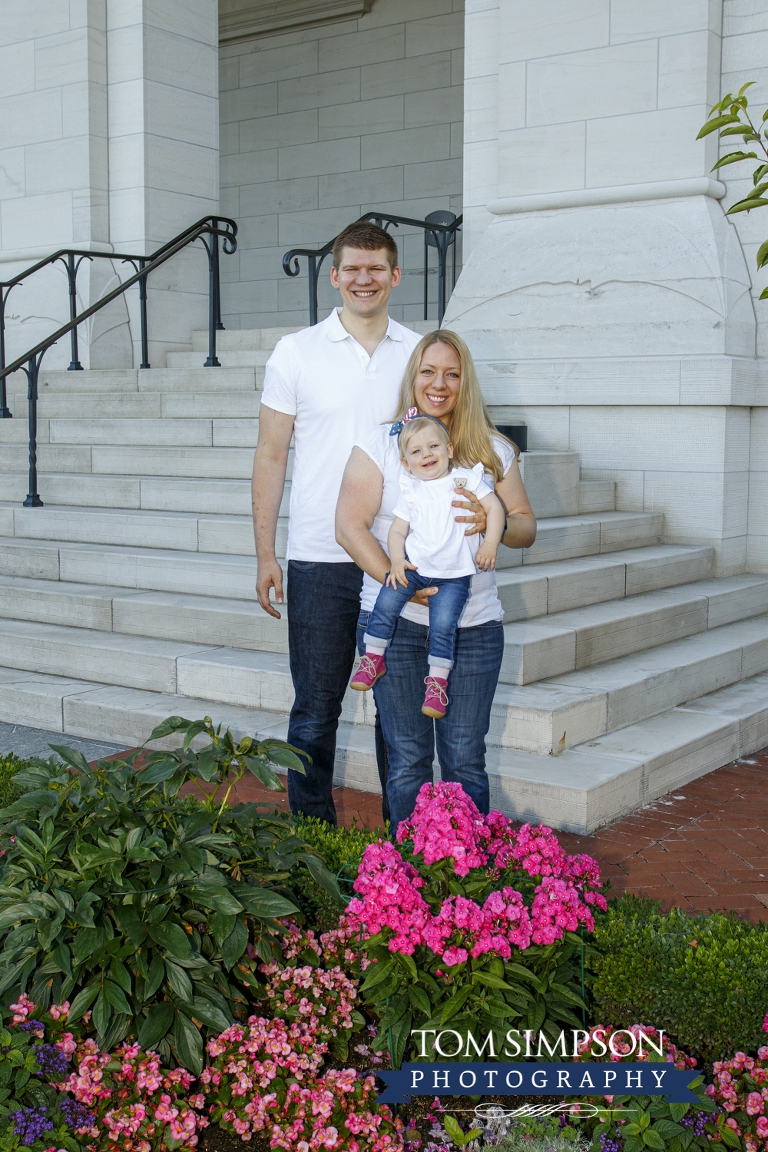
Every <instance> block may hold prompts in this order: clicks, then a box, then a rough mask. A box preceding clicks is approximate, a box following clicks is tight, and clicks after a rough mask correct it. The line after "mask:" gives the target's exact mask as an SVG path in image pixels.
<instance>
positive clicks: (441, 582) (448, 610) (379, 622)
mask: <svg viewBox="0 0 768 1152" xmlns="http://www.w3.org/2000/svg"><path fill="white" fill-rule="evenodd" d="M405 575H406V577H407V579H408V586H407V587H406V588H403V586H402V585H401V584H398V586H397V587H396V588H391V587H390V586H389V585H388V584H385V585H384V587H383V588H382V589H381V592H379V595H378V596H377V598H376V604H375V605H374V609H373V611H372V612H371V614H370V616H369V617H368V627H367V628H366V630H365V636H364V637H363V639H364V641H365V643H366V644H374V645H376V644H378V645H379V647H381V644H382V642H384V643H386V645H387V647H388V646H389V643H390V641H391V639H392V637H393V635H394V632H395V627H396V625H397V622H398V620H399V619H400V613H401V612H402V610H403V608H404V607H405V605H406V604H407V603H408V601H409V600H410V599H411V597H412V596H414V595H415V594H416V592H418V591H419V589H420V588H433V587H435V588H438V589H439V591H437V592H436V593H435V594H434V596H430V597H429V663H430V664H431V665H433V666H436V667H438V668H445V669H446V671H450V670H451V668H453V661H454V657H455V655H456V629H457V628H458V626H459V617H460V616H461V614H462V612H463V611H464V606H465V604H466V603H467V600H469V595H470V591H471V587H472V577H471V576H457V577H455V578H454V579H444V578H441V577H438V576H422V575H421V573H420V572H414V571H412V570H410V569H409V570H407V571H406V573H405Z"/></svg>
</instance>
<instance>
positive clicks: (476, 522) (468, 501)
mask: <svg viewBox="0 0 768 1152" xmlns="http://www.w3.org/2000/svg"><path fill="white" fill-rule="evenodd" d="M455 494H456V495H457V496H461V497H462V499H461V500H454V501H453V507H454V508H466V509H467V510H468V512H470V513H471V515H467V516H457V517H456V523H457V524H471V528H467V530H466V531H465V533H464V535H465V536H475V535H476V534H477V533H478V532H485V523H486V515H485V508H483V506H482V504H481V503H480V501H479V500H478V498H477V496H476V495H475V494H474V492H468V491H467V489H466V488H456V489H455Z"/></svg>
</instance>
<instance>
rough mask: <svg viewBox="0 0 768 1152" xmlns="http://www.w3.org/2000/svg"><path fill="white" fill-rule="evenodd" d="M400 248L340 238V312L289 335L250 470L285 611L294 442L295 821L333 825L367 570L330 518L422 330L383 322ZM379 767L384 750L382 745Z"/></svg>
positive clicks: (257, 515)
mask: <svg viewBox="0 0 768 1152" xmlns="http://www.w3.org/2000/svg"><path fill="white" fill-rule="evenodd" d="M397 259H398V254H397V245H396V244H395V241H394V240H393V238H392V237H391V236H390V235H389V233H388V232H385V231H384V229H383V228H379V227H378V226H377V225H375V224H369V223H367V222H366V221H358V222H356V223H354V224H350V225H349V226H348V227H347V228H345V229H344V231H343V232H342V233H341V234H340V235H339V236H338V237H337V239H336V243H335V244H334V248H333V267H332V269H331V283H332V284H333V287H334V288H337V289H338V290H339V292H340V294H341V300H342V307H341V308H340V309H339V310H336V309H334V311H333V312H332V313H331V315H330V316H329V317H328V318H327V320H323V321H322V322H321V323H320V324H317V325H315V326H314V327H312V328H305V329H303V330H302V331H301V332H296V333H294V334H293V335H291V336H284V337H283V339H282V340H281V341H280V342H279V343H278V345H277V347H276V348H275V351H274V352H273V354H272V356H271V357H270V359H269V362H268V363H267V369H266V377H265V381H264V392H263V396H262V401H261V410H260V412H259V440H258V445H257V448H256V456H255V459H254V464H253V521H254V534H255V537H256V555H257V558H258V575H257V583H256V591H257V594H258V599H259V603H260V604H261V606H262V608H263V609H264V610H265V611H266V612H268V613H269V615H270V616H275V617H277V618H278V619H279V617H280V613H279V612H278V611H276V609H275V608H273V607H272V605H271V604H270V600H269V596H270V589H273V588H274V592H275V600H276V602H277V603H278V604H282V603H283V573H282V569H281V567H280V564H279V563H278V560H277V559H276V557H275V531H276V528H277V518H278V512H279V508H280V500H281V498H282V495H283V485H284V483H285V472H286V465H287V461H288V448H289V445H290V441H291V436H292V435H293V437H294V461H293V478H292V482H291V502H290V514H289V526H288V547H287V549H286V556H287V558H288V583H287V592H288V596H289V599H290V614H289V618H288V644H289V653H290V665H291V677H292V679H293V686H294V690H295V702H294V705H293V708H292V709H291V718H290V723H289V726H288V742H289V743H290V744H293V745H295V746H296V747H297V748H301V749H302V751H304V752H306V753H307V754H308V755H309V756H311V757H312V763H311V764H310V765H307V766H306V773H307V774H306V776H301V775H300V774H299V773H297V772H290V771H289V773H288V797H289V800H290V805H291V811H292V812H302V813H304V814H305V815H307V816H316V817H318V818H319V819H321V820H326V821H328V822H329V823H331V824H335V823H336V810H335V807H334V803H333V797H332V792H331V789H332V782H333V763H334V758H335V754H336V729H337V726H338V719H339V715H340V713H341V703H342V698H343V696H344V693H345V691H346V689H347V685H348V683H349V677H350V674H351V672H352V665H353V662H354V658H355V632H356V625H357V617H358V613H359V607H360V603H359V600H360V589H361V586H362V578H363V573H362V571H361V569H360V568H358V567H357V565H356V564H354V563H352V562H351V561H350V559H349V556H348V555H347V554H346V552H344V550H343V549H342V548H341V547H340V546H339V545H338V544H337V543H336V535H335V527H334V516H335V511H336V501H337V498H338V494H339V488H340V485H341V478H342V474H343V472H344V466H345V465H346V463H347V459H348V457H349V454H350V452H351V451H352V447H353V445H354V443H355V440H356V439H357V437H358V436H359V435H360V434H361V433H362V432H365V431H366V430H367V429H368V428H371V427H373V425H374V424H379V423H382V422H383V421H385V420H387V419H388V418H389V417H390V416H391V415H392V413H393V412H394V411H395V408H396V406H397V398H398V393H399V388H400V381H401V379H402V375H403V372H404V370H405V366H406V364H407V362H408V358H409V357H410V354H411V352H412V351H413V349H414V347H415V346H416V344H417V343H418V342H419V336H418V335H417V333H415V332H412V331H411V330H410V329H408V328H404V327H403V326H402V325H400V324H397V323H396V322H395V321H394V320H391V319H390V318H389V316H388V314H387V308H388V304H389V297H390V294H391V292H392V289H393V288H394V287H395V286H396V285H397V284H399V282H400V269H399V267H398V265H397ZM377 746H378V747H379V753H380V755H379V759H381V752H382V750H383V742H381V741H380V739H379V740H377Z"/></svg>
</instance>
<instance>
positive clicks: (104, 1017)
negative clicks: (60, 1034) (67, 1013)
mask: <svg viewBox="0 0 768 1152" xmlns="http://www.w3.org/2000/svg"><path fill="white" fill-rule="evenodd" d="M111 1015H112V1009H111V1007H110V1004H109V1000H108V999H107V996H106V994H105V993H104V992H100V993H99V995H98V996H97V998H96V1003H95V1004H94V1006H93V1023H94V1024H95V1026H96V1031H97V1032H98V1033H99V1035H100V1036H103V1035H104V1033H105V1032H106V1030H107V1027H108V1025H109V1018H110V1016H111ZM67 1023H69V1021H67Z"/></svg>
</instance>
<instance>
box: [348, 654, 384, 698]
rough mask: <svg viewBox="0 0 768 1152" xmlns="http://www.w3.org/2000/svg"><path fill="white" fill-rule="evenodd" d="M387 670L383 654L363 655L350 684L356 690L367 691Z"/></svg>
mask: <svg viewBox="0 0 768 1152" xmlns="http://www.w3.org/2000/svg"><path fill="white" fill-rule="evenodd" d="M386 670H387V669H386V666H385V664H384V657H383V656H363V658H362V660H361V661H360V663H359V665H358V668H357V672H355V674H354V676H353V677H352V679H351V681H350V684H349V686H350V688H354V689H355V691H356V692H367V691H368V689H369V688H373V686H374V684H375V683H376V681H377V680H379V679H381V677H382V676H383V675H384V673H385V672H386Z"/></svg>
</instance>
